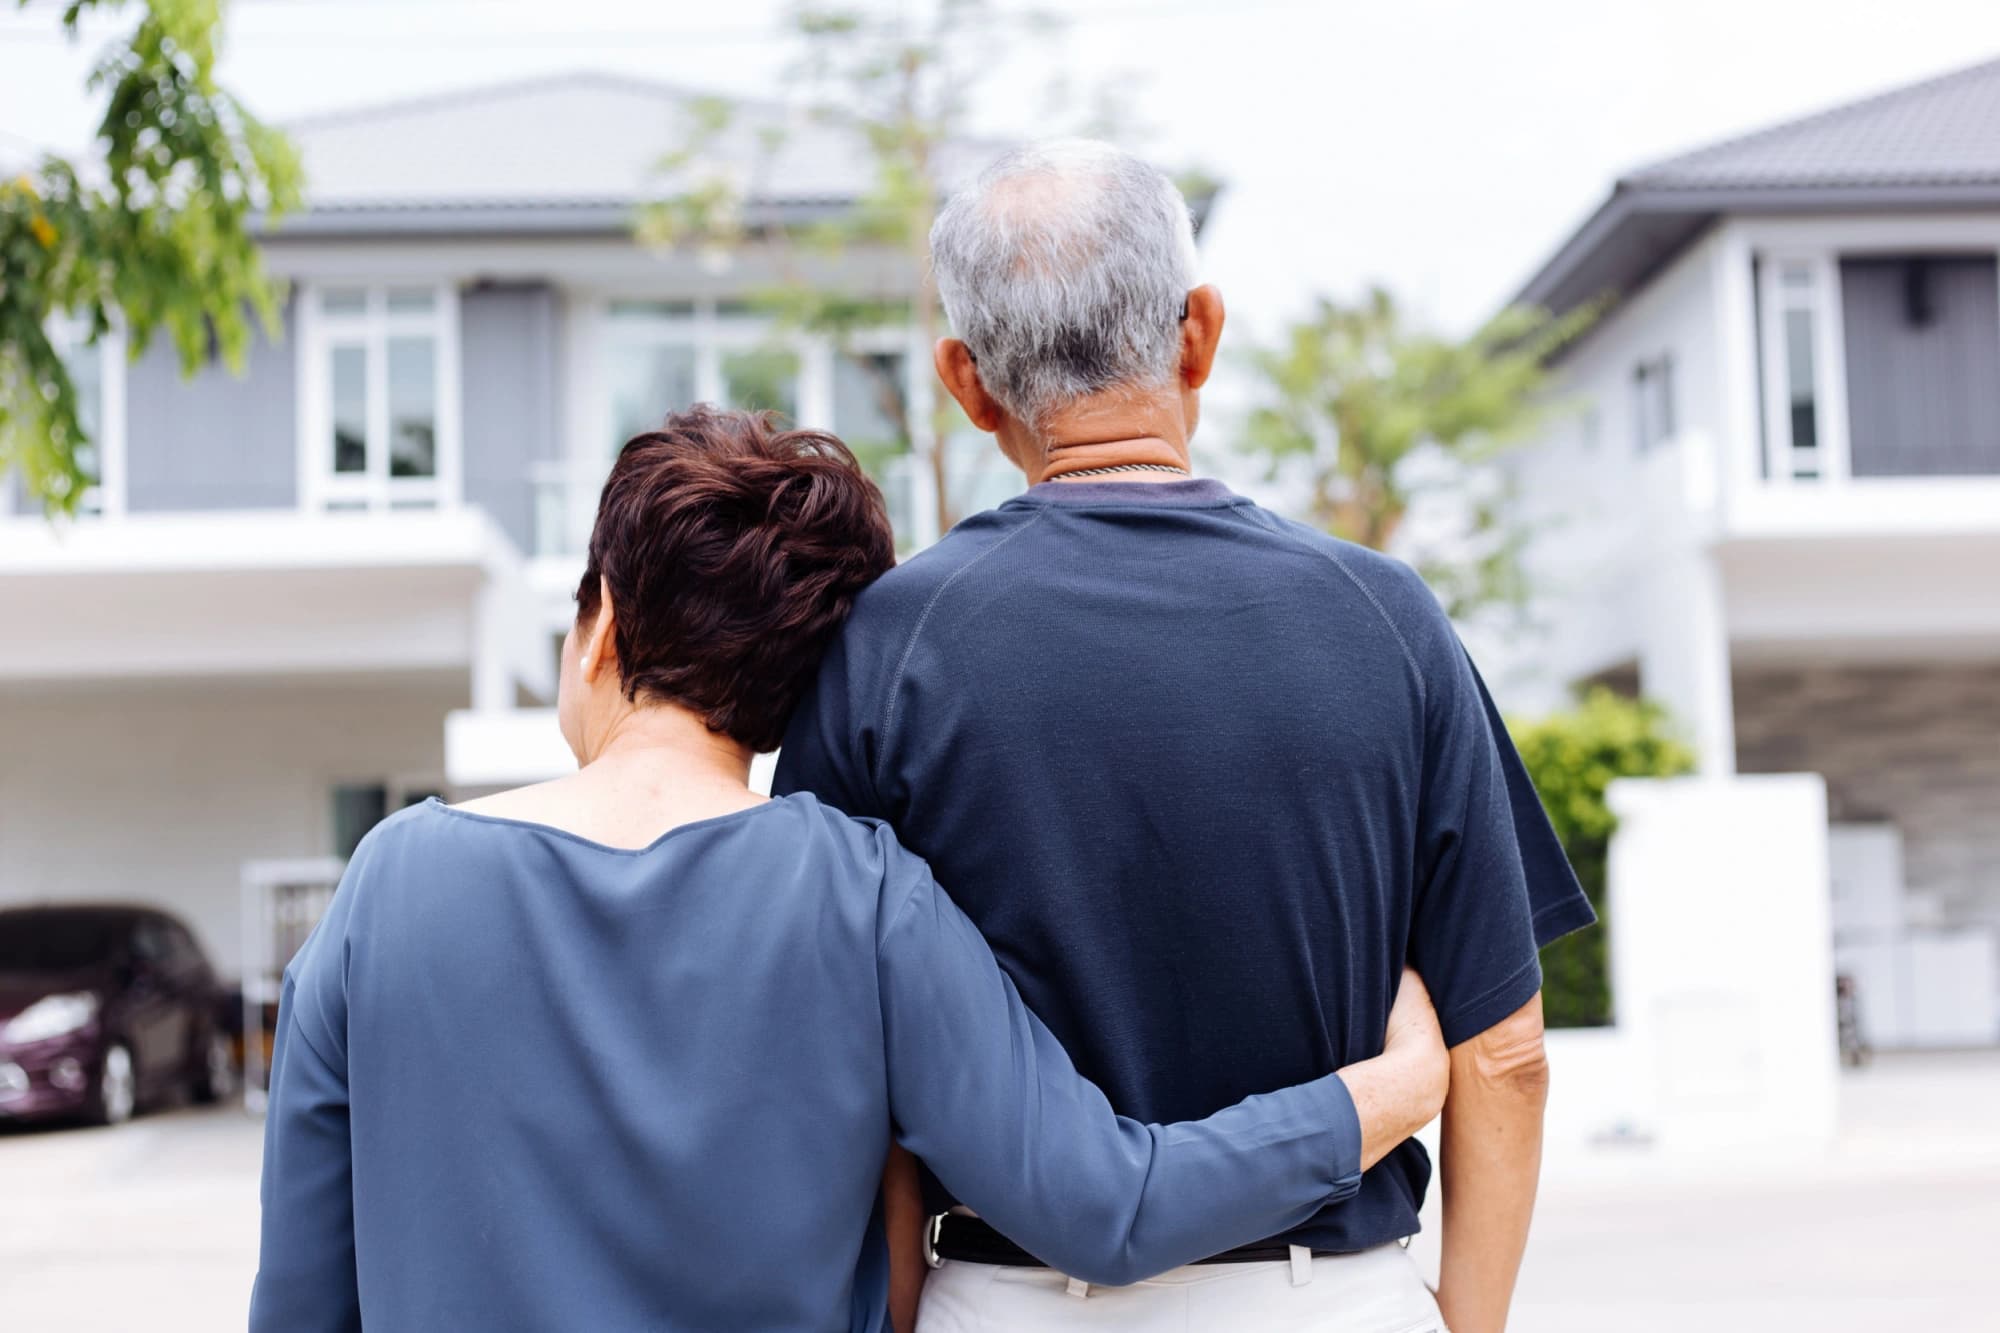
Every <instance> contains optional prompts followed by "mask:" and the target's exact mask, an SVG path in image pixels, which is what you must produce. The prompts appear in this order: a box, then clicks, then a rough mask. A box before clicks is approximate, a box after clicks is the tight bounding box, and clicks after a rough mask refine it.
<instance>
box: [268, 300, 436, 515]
mask: <svg viewBox="0 0 2000 1333" xmlns="http://www.w3.org/2000/svg"><path fill="white" fill-rule="evenodd" d="M456 318H457V301H456V298H455V294H454V293H453V292H452V291H451V290H450V289H448V288H443V287H432V286H414V285H412V286H360V285H354V286H348V285H339V286H326V287H321V288H318V289H317V290H315V291H309V292H308V293H307V294H306V299H305V305H304V316H303V319H302V336H301V338H300V353H299V354H300V356H301V358H302V366H301V381H302V384H303V386H304V392H303V393H302V394H301V403H302V410H303V423H304V428H303V435H304V440H303V445H302V453H303V455H304V469H303V475H304V477H305V478H306V484H307V487H308V497H307V502H308V505H309V506H310V507H313V508H323V509H374V508H430V507H434V506H436V505H440V504H444V503H447V502H448V501H450V500H452V499H453V498H455V496H456V493H457V472H458V468H457V463H458V451H457V428H458V412H457V404H456V401H455V395H454V392H453V390H454V389H455V388H456V383H455V381H456V378H457V374H456V369H457V363H456V357H457V351H458V348H457V338H456V326H455V321H456Z"/></svg>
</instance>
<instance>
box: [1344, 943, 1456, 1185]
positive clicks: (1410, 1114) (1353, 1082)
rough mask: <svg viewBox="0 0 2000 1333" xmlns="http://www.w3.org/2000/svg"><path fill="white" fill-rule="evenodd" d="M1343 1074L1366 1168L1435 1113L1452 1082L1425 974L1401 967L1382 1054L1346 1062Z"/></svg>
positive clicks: (1447, 1058)
mask: <svg viewBox="0 0 2000 1333" xmlns="http://www.w3.org/2000/svg"><path fill="white" fill-rule="evenodd" d="M1340 1079H1341V1082H1343V1083H1345V1084H1346V1085H1347V1092H1348V1095H1349V1096H1351V1097H1352V1098H1353V1099H1354V1111H1355V1115H1356V1116H1357V1117H1358V1118H1359V1119H1360V1121H1361V1169H1362V1170H1364V1171H1365V1170H1367V1169H1368V1168H1369V1167H1371V1166H1373V1165H1375V1163H1377V1162H1379V1161H1381V1160H1382V1159H1383V1158H1384V1157H1386V1156H1388V1155H1389V1152H1390V1150H1391V1149H1393V1148H1394V1147H1395V1146H1396V1145H1397V1144H1399V1143H1401V1142H1403V1141H1404V1140H1405V1139H1407V1138H1410V1137H1411V1136H1412V1135H1414V1134H1415V1133H1416V1132H1417V1131H1418V1130H1420V1129H1422V1128H1423V1127H1424V1126H1425V1125H1428V1124H1429V1123H1430V1122H1431V1121H1432V1120H1434V1119H1436V1118H1437V1114H1438V1112H1439V1111H1441V1110H1443V1109H1444V1097H1445V1092H1446V1091H1447V1089H1449V1087H1450V1086H1451V1062H1450V1057H1449V1056H1448V1055H1447V1054H1446V1053H1445V1048H1444V1031H1443V1029H1441V1028H1440V1027H1439V1026H1438V1018H1437V1010H1436V1009H1434V1008H1432V1007H1431V995H1430V991H1428V990H1427V989H1425V987H1424V983H1423V978H1421V977H1419V976H1418V975H1417V974H1416V973H1415V972H1413V971H1411V970H1410V969H1409V968H1404V969H1403V979H1402V983H1401V985H1400V986H1398V988H1397V990H1396V1002H1395V1004H1394V1005H1393V1006H1391V1008H1390V1010H1389V1027H1388V1031H1387V1032H1386V1033H1385V1034H1384V1037H1383V1045H1382V1054H1380V1055H1378V1056H1376V1057H1375V1058H1374V1059H1372V1060H1363V1061H1361V1062H1360V1063H1358V1064H1352V1065H1348V1066H1346V1067H1345V1068H1343V1069H1342V1070H1341V1071H1340Z"/></svg>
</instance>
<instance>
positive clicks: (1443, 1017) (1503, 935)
mask: <svg viewBox="0 0 2000 1333" xmlns="http://www.w3.org/2000/svg"><path fill="white" fill-rule="evenodd" d="M1436 659H1437V660H1436V662H1435V665H1434V666H1433V667H1432V668H1431V669H1430V670H1429V671H1428V672H1427V673H1426V678H1425V697H1424V726H1425V737H1424V761H1423V762H1424V769H1423V779H1422V782H1421V785H1420V789H1419V798H1418V802H1419V804H1418V811H1417V863H1416V864H1417V891H1416V900H1415V906H1414V912H1413V915H1412V920H1411V928H1410V963H1411V965H1412V966H1414V967H1415V968H1416V969H1417V971H1418V972H1419V973H1420V974H1421V975H1422V976H1423V978H1424V982H1425V984H1426V985H1427V986H1429V987H1430V991H1431V996H1432V999H1433V1000H1434V1001H1435V1002H1436V1004H1437V1010H1438V1020H1439V1022H1440V1024H1441V1025H1442V1026H1443V1028H1444V1039H1445V1044H1446V1045H1449V1046H1456V1045H1458V1044H1459V1043H1460V1042H1463V1041H1466V1040H1468V1039H1470V1038H1472V1037H1476V1036H1478V1035H1479V1034H1480V1033H1481V1032H1484V1031H1485V1030H1486V1029H1487V1028H1490V1027H1492V1026H1493V1025H1494V1024H1495V1023H1497V1022H1499V1021H1500V1020H1501V1019H1503V1018H1505V1017H1507V1016H1508V1015H1509V1014H1511V1013H1513V1012H1515V1011H1516V1010H1517V1009H1519V1008H1520V1007H1521V1006H1522V1005H1524V1004H1526V1003H1527V1002H1528V1001H1529V1000H1530V999H1532V998H1533V997H1534V995H1535V993H1536V992H1537V991H1538V990H1540V989H1541V984H1542V971H1541V963H1540V959H1539V956H1538V955H1539V950H1540V948H1541V947H1542V946H1543V945H1546V944H1548V943H1549V942H1551V941H1552V940H1555V939H1557V938H1559V937H1560V936H1562V935H1565V934H1567V933H1569V932H1570V931H1572V930H1576V929H1579V928H1580V927H1583V926H1587V925H1589V924H1590V923H1591V922H1592V921H1594V920H1596V915H1595V913H1593V912H1592V910H1591V907H1590V903H1589V901H1588V900H1587V899H1585V897H1584V895H1583V890H1582V888H1581V887H1580V886H1579V885H1578V883H1577V880H1576V874H1575V872H1574V871H1572V870H1571V869H1570V864H1569V859H1568V857H1567V856H1565V855H1564V853H1563V849H1562V844H1561V843H1560V842H1559V841H1558V840H1557V838H1556V834H1555V830H1554V829H1553V828H1551V827H1550V826H1549V821H1548V816H1547V815H1546V814H1545V813H1544V812H1543V810H1542V805H1541V801H1540V799H1539V798H1538V797H1537V796H1536V794H1535V788H1534V784H1533V783H1532V782H1530V781H1529V779H1528V772H1527V768H1526V766H1525V765H1523V764H1522V762H1521V756H1520V754H1519V753H1518V752H1517V751H1516V750H1515V748H1514V743H1513V741H1512V740H1511V739H1510V738H1509V737H1508V735H1507V729H1506V727H1505V725H1504V724H1503V723H1502V721H1501V718H1500V714H1499V710H1498V709H1496V708H1495V707H1494V705H1493V700H1492V697H1491V696H1490V695H1489V694H1488V692H1487V690H1486V685H1485V682H1483V681H1482V680H1481V679H1480V678H1479V672H1478V671H1477V669H1476V668H1474V666H1473V665H1472V661H1471V659H1470V658H1469V657H1468V656H1467V655H1466V653H1465V650H1464V648H1463V647H1462V646H1461V645H1460V644H1459V643H1458V639H1457V636H1456V635H1454V634H1450V632H1449V631H1448V630H1447V631H1446V642H1445V644H1444V645H1443V646H1442V648H1441V649H1440V651H1439V652H1438V653H1437V654H1436Z"/></svg>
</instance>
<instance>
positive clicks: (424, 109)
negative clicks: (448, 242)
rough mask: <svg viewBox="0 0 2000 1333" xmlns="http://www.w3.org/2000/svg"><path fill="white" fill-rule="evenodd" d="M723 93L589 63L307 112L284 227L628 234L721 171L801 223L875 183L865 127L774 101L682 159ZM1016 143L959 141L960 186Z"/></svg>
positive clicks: (755, 107) (295, 132)
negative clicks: (648, 211) (679, 163)
mask: <svg viewBox="0 0 2000 1333" xmlns="http://www.w3.org/2000/svg"><path fill="white" fill-rule="evenodd" d="M708 96H709V95H707V94H703V93H700V92H697V91H694V90H691V89H687V88H682V87H677V86H674V85H670V84H663V83H654V82H651V81H648V80H644V79H635V78H630V77H626V76H622V75H613V74H592V73H579V74H565V75H558V76H554V77H547V78H537V79H529V80H523V81H520V82H515V83H506V84H500V85H495V86H491V87H483V88H474V89H468V90H464V91H458V92H449V93H442V94H438V95H434V96H428V97H419V98H412V99H408V100H404V101H398V102H391V103H386V104H382V105H378V106H370V107H362V108H358V109H354V110H346V111H338V112H334V113H331V114H327V115H319V116H309V117H305V118H302V119H299V120H296V121H293V122H291V123H290V124H288V125H287V126H286V127H285V128H286V129H287V130H288V131H289V132H290V133H291V135H292V137H293V140H294V142H296V143H297V144H298V146H299V150H300V154H301V156H302V158H303V160H304V165H305V169H306V207H305V209H304V210H303V212H301V213H299V214H295V215H293V216H292V217H290V218H287V219H286V220H285V223H284V225H283V227H282V228H281V229H280V231H281V234H283V235H301V234H305V235H314V236H324V235H329V234H342V235H348V234H369V235H382V234H415V233H430V234H435V233H441V232H485V233H493V232H510V233H548V232H575V233H606V232H617V231H624V230H628V229H629V228H630V226H631V222H632V212H633V209H634V208H635V207H636V206H637V205H639V204H641V203H643V202H645V201H647V200H652V199H659V198H663V197H666V196H668V195H671V194H672V193H673V192H674V191H675V189H676V188H677V185H678V184H679V183H681V182H692V181H695V180H706V179H711V178H712V177H713V175H715V174H717V173H720V174H722V175H724V176H726V177H727V178H729V179H730V180H731V181H732V182H733V183H734V184H735V185H736V187H737V188H738V189H739V190H740V191H741V192H742V195H743V197H744V199H745V201H746V205H747V212H748V213H749V220H750V221H752V222H753V223H762V222H775V221H789V220H794V219H798V218H807V217H813V216H823V215H825V214H826V213H827V212H829V211H833V210H837V209H839V208H842V207H845V206H847V205H849V204H851V203H852V202H853V201H854V200H856V199H858V198H860V197H861V196H862V195H864V194H865V193H867V192H868V190H869V189H870V188H871V187H872V185H873V183H874V171H875V164H874V159H873V157H872V155H871V154H870V153H869V151H868V147H867V145H866V143H865V141H864V140H863V139H862V137H861V135H860V133H859V132H858V131H857V130H856V129H855V128H854V127H852V126H851V125H847V124H843V123H840V122H838V121H831V120H827V119H824V118H819V117H814V116H811V115H809V114H806V113H805V112H803V111H800V110H798V109H796V108H787V107H784V106H781V105H778V104H776V103H771V102H760V101H743V100H735V99H732V101H733V103H734V106H735V108H736V114H735V115H734V117H733V118H732V120H731V121H730V123H729V125H728V127H727V128H726V129H725V130H723V131H722V132H721V133H720V134H719V135H718V136H717V137H716V138H715V139H714V140H713V141H712V143H711V144H710V145H709V146H708V147H707V149H706V150H705V151H704V153H703V154H702V156H701V158H700V159H699V161H698V162H696V163H693V164H690V165H688V166H684V167H681V168H679V169H675V170H670V169H667V168H666V167H664V166H663V165H662V164H663V160H664V159H665V158H666V157H667V156H668V154H670V153H673V152H676V151H677V150H680V149H682V148H684V147H685V146H686V145H687V144H688V143H689V141H690V137H691V134H692V130H693V126H694V123H695V120H694V118H695V115H696V108H697V107H698V106H699V104H700V103H701V102H702V101H703V100H706V99H707V98H708ZM772 143H775V144H776V147H775V148H771V147H769V146H768V145H770V144H772ZM1001 147H1002V145H1000V144H999V143H998V142H997V141H971V140H968V141H965V142H962V143H959V144H956V145H952V146H951V147H949V148H948V149H947V150H946V152H945V156H944V173H945V177H946V180H947V182H948V183H949V182H950V181H952V180H955V179H964V178H967V177H969V175H970V174H971V173H972V172H974V171H976V170H978V168H979V167H980V166H983V165H984V164H985V163H986V162H987V161H989V160H991V158H992V157H993V156H995V155H997V153H998V152H999V151H1001Z"/></svg>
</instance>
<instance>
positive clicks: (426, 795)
mask: <svg viewBox="0 0 2000 1333" xmlns="http://www.w3.org/2000/svg"><path fill="white" fill-rule="evenodd" d="M443 787H444V784H443V783H441V782H431V781H428V780H426V779H408V780H404V781H400V782H353V783H341V784H339V785H337V786H335V787H334V788H333V854H334V855H335V856H338V857H340V858H342V859H343V860H344V859H346V858H347V857H350V856H353V855H354V849H355V848H356V847H359V846H360V845H361V840H362V839H363V838H365V837H367V836H368V831H369V830H370V829H372V828H374V827H375V826H376V825H377V824H379V823H381V822H382V821H383V820H384V819H387V818H388V817H389V815H390V814H391V813H392V812H394V811H396V810H401V809H404V808H405V807H407V806H412V805H419V804H422V803H423V802H425V801H428V800H430V799H431V798H432V797H433V796H436V797H439V798H442V797H443V795H444V792H443Z"/></svg>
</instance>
